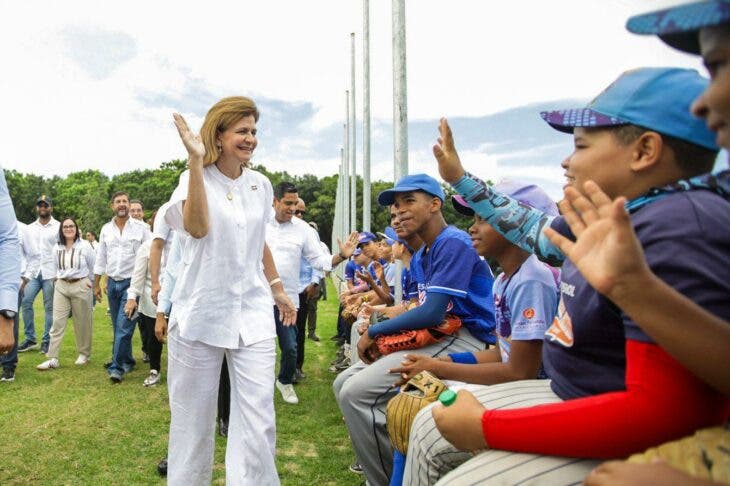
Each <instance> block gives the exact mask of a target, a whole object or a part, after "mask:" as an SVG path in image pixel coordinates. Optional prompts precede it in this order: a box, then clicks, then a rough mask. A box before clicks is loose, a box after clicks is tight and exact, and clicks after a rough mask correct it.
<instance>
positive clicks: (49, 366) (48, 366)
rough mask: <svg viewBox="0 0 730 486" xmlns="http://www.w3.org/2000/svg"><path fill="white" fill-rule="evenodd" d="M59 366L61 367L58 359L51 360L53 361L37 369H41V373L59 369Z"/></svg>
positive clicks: (42, 364)
mask: <svg viewBox="0 0 730 486" xmlns="http://www.w3.org/2000/svg"><path fill="white" fill-rule="evenodd" d="M58 366H59V364H58V359H57V358H51V359H47V360H45V361H44V362H43V363H41V364H39V365H38V366H36V368H37V369H39V370H40V371H46V370H51V369H54V368H58Z"/></svg>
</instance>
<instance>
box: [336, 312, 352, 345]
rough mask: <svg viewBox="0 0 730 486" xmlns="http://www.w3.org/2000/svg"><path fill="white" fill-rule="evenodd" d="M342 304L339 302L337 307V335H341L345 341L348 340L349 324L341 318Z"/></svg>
mask: <svg viewBox="0 0 730 486" xmlns="http://www.w3.org/2000/svg"><path fill="white" fill-rule="evenodd" d="M342 309H344V307H343V305H342V304H341V303H340V307H339V309H337V337H341V338H343V339H344V340H345V342H347V343H349V342H350V325H349V324H348V323H347V322H345V320H344V319H343V318H342Z"/></svg>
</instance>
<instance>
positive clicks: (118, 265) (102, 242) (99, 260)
mask: <svg viewBox="0 0 730 486" xmlns="http://www.w3.org/2000/svg"><path fill="white" fill-rule="evenodd" d="M150 238H151V234H150V230H149V229H147V226H146V225H145V224H144V223H143V222H141V221H137V220H136V219H134V218H127V221H126V223H125V224H124V226H123V227H122V230H121V231H119V228H118V227H117V225H116V223H115V222H114V219H112V220H111V221H109V222H108V223H106V224H105V225H104V226H103V227H102V228H101V232H100V233H99V245H98V246H97V247H96V263H95V264H94V273H95V274H96V275H103V274H107V276H108V277H109V278H111V279H113V280H121V279H125V278H132V271H133V270H134V259H135V257H136V255H137V250H138V249H139V247H140V246H142V243H144V242H145V241H147V240H149V239H150Z"/></svg>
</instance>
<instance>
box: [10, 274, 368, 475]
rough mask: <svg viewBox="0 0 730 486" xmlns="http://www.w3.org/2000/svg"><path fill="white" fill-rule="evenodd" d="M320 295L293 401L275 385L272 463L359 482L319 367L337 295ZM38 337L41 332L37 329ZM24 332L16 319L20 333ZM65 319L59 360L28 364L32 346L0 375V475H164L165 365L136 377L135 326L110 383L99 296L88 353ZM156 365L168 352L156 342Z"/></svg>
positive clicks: (282, 471)
mask: <svg viewBox="0 0 730 486" xmlns="http://www.w3.org/2000/svg"><path fill="white" fill-rule="evenodd" d="M328 285H329V295H330V298H329V300H327V301H320V303H319V319H318V326H317V333H318V334H319V336H320V337H321V338H322V341H321V342H320V343H315V342H313V341H311V340H307V341H306V361H305V364H304V371H305V373H306V374H307V379H306V380H305V381H304V382H302V383H301V384H299V385H296V391H297V394H298V395H299V400H300V402H299V404H298V405H288V404H285V403H284V402H283V401H282V400H281V396H280V395H279V393H278V391H277V392H276V395H275V403H276V424H277V454H276V459H277V460H276V463H277V469H278V471H279V477H280V478H281V482H282V484H285V485H300V484H318V485H319V484H322V485H328V484H332V485H333V484H361V483H362V482H363V478H362V476H356V475H354V474H352V473H351V472H349V471H348V469H347V467H348V465H349V464H350V463H351V462H353V460H354V456H353V453H352V450H351V447H350V442H349V439H348V437H347V432H346V429H345V426H344V423H343V421H342V416H341V414H340V412H339V409H338V408H337V405H336V403H335V401H334V397H333V395H332V387H331V385H332V380H333V379H334V377H335V375H334V374H332V373H330V372H328V371H327V368H328V366H329V364H330V361H331V360H332V359H333V357H334V355H335V352H336V346H335V344H334V343H333V342H332V341H330V340H329V337H330V336H332V335H333V334H334V333H335V327H336V318H335V316H336V312H337V302H336V300H335V299H334V298H333V297H332V296H334V295H335V293H334V290H333V288H332V287H331V283H330V284H328ZM36 309H37V310H36V334H38V333H39V332H40V333H42V332H43V329H42V321H40V319H39V318H42V316H43V310H42V304H41V296H40V294H39V296H38V299H37V300H36ZM39 338H40V335H39ZM22 339H23V331H22V322H21V341H22ZM74 343H75V341H74V333H73V326H72V324H71V323H69V326H68V328H67V331H66V335H65V337H64V341H63V346H62V349H61V356H60V362H61V367H60V368H59V369H57V370H52V371H45V372H41V371H37V370H36V369H35V367H36V365H38V364H39V363H41V362H42V361H43V360H44V359H45V357H44V356H43V355H41V354H40V353H39V352H38V351H29V352H26V353H21V354H20V355H19V363H18V369H17V370H16V379H15V381H14V382H11V383H0V485H20V484H34V485H35V484H40V485H80V484H84V485H86V484H89V485H137V484H163V483H164V481H163V480H162V479H160V478H159V477H158V476H157V472H156V465H157V462H158V460H159V459H160V458H162V457H163V456H165V454H166V451H167V432H168V425H169V409H168V403H167V387H166V386H165V383H166V382H165V375H166V371H163V381H162V383H161V384H160V385H159V386H157V387H155V388H145V387H143V386H142V381H143V380H144V378H145V377H146V376H147V374H148V373H149V368H148V366H147V365H146V363H142V359H141V358H142V355H141V350H140V340H139V334H138V332H135V336H134V340H133V351H134V355H135V358H137V362H138V366H137V368H136V369H135V370H134V371H133V372H132V373H130V374H128V375H126V376H125V380H124V381H123V382H122V383H121V384H119V385H112V384H111V383H110V381H109V379H108V377H107V374H106V371H105V370H104V368H103V367H102V364H103V363H104V362H105V361H107V360H108V358H109V356H110V355H111V346H112V330H111V321H110V320H109V317H108V316H107V315H106V302H102V303H101V304H97V306H96V308H95V310H94V341H93V348H92V359H91V362H90V363H89V364H88V365H86V366H83V367H79V366H76V365H74V361H75V359H76V353H75V344H74ZM162 362H163V370H164V369H165V368H166V363H167V355H166V349H165V348H163V356H162ZM216 437H217V438H216V453H215V466H214V473H213V483H214V484H224V483H225V465H224V463H223V461H224V457H225V445H226V442H225V439H224V438H221V437H218V436H216Z"/></svg>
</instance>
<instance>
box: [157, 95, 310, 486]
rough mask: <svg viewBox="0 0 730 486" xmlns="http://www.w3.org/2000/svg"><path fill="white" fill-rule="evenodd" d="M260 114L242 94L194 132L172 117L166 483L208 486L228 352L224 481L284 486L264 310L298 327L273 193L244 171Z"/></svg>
mask: <svg viewBox="0 0 730 486" xmlns="http://www.w3.org/2000/svg"><path fill="white" fill-rule="evenodd" d="M258 117H259V113H258V110H257V108H256V105H255V103H254V102H253V101H252V100H250V99H248V98H244V97H231V98H224V99H222V100H220V101H219V102H218V103H216V104H215V105H213V107H212V108H211V109H210V110H209V111H208V114H207V115H206V117H205V121H204V122H203V126H202V128H201V130H200V135H195V134H193V133H192V131H191V130H190V129H189V128H188V126H187V123H186V122H185V120H184V119H183V118H182V117H181V116H180V115H178V114H175V115H174V118H175V125H176V126H177V129H178V132H179V133H180V138H181V139H182V141H183V144H184V145H185V148H186V149H187V151H188V167H189V170H187V171H185V172H184V173H183V174H182V175H181V176H180V183H179V185H178V187H177V189H175V191H174V192H173V195H172V197H171V199H170V206H169V208H168V210H167V212H166V214H165V220H166V222H167V223H168V224H169V225H170V227H171V228H172V229H174V230H176V231H180V232H181V233H182V234H183V235H187V236H189V238H187V242H186V244H185V248H184V250H183V257H182V266H181V268H180V274H179V276H178V280H177V283H176V285H175V290H174V291H173V295H172V313H171V315H170V320H169V323H170V324H169V333H168V335H167V343H168V388H169V394H170V411H171V420H170V439H169V449H168V453H169V460H168V476H167V477H168V483H169V484H172V485H180V484H185V485H207V484H210V482H211V477H212V465H213V452H214V445H215V443H214V435H215V417H216V399H217V395H218V393H217V392H218V383H219V376H220V371H221V362H222V360H223V356H224V354H225V356H226V360H227V362H228V370H229V373H230V380H231V412H230V423H229V427H228V443H227V449H226V460H225V462H226V484H228V485H229V486H231V485H243V484H250V485H270V484H279V478H278V475H277V473H276V466H275V463H274V453H275V443H276V433H275V420H274V396H273V393H274V364H275V358H276V352H275V341H274V338H275V337H276V330H275V326H274V316H273V312H272V311H271V308H272V305H273V304H276V305H277V306H278V308H279V312H280V313H281V315H282V316H283V318H284V320H285V322H288V323H289V324H293V323H294V322H295V319H296V308H295V307H294V304H293V303H292V302H291V301H290V300H289V298H288V297H287V296H286V293H285V292H284V288H283V286H282V284H281V280H280V279H279V276H278V274H277V271H276V267H275V266H274V261H273V259H272V257H271V252H270V251H269V250H268V247H266V245H265V241H264V232H265V228H266V221H267V220H268V219H270V218H271V217H272V213H273V208H272V203H273V189H272V187H271V183H270V182H269V180H268V179H267V178H266V177H265V176H263V175H262V174H260V173H258V172H256V171H254V170H251V168H250V160H251V156H252V154H253V151H254V149H255V148H256V144H257V140H256V121H257V120H258ZM272 296H273V300H272Z"/></svg>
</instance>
